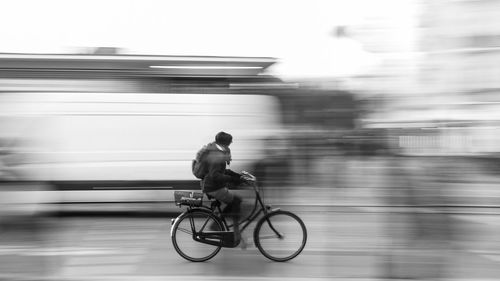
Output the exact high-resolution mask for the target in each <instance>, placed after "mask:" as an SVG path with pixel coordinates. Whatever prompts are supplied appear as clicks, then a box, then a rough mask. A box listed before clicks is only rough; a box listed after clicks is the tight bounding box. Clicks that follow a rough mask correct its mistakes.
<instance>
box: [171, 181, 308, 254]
mask: <svg viewBox="0 0 500 281" xmlns="http://www.w3.org/2000/svg"><path fill="white" fill-rule="evenodd" d="M243 175H244V177H245V178H246V183H247V184H249V185H250V186H252V187H253V190H254V192H255V202H254V207H253V210H252V212H251V213H250V214H249V215H248V216H247V217H246V218H245V219H243V220H241V221H240V222H238V224H239V225H243V226H242V227H241V230H240V231H241V232H242V233H243V231H244V230H245V229H246V228H247V227H248V226H249V225H250V224H251V223H252V222H253V221H254V220H256V219H257V218H258V217H259V216H260V215H261V214H263V216H262V217H261V218H260V219H259V220H258V222H257V224H256V226H255V229H254V232H253V238H254V243H255V246H256V247H257V248H258V249H259V251H260V252H261V253H262V254H263V255H264V256H265V257H267V258H268V259H270V260H273V261H278V262H284V261H289V260H291V259H293V258H295V257H296V256H298V255H299V254H300V253H301V252H302V250H303V249H304V247H305V245H306V241H307V230H306V226H305V225H304V222H302V220H301V219H300V218H299V217H298V216H297V215H295V214H294V213H292V212H289V211H282V210H280V209H279V208H274V209H273V208H272V207H271V206H269V205H265V204H264V201H263V198H262V196H261V195H260V191H259V187H258V185H257V179H256V178H255V176H253V175H251V174H250V173H248V172H243ZM203 195H204V194H203V193H201V192H190V191H176V192H174V196H175V204H176V205H178V206H179V207H182V206H186V207H187V209H186V210H185V211H184V212H183V213H182V214H180V215H179V216H178V217H177V218H175V219H172V228H171V230H170V236H171V239H172V243H173V246H174V249H175V250H176V252H177V253H178V254H179V255H180V256H181V257H183V258H185V259H187V260H189V261H192V262H204V261H207V260H209V259H211V258H213V257H214V256H215V255H217V253H219V251H220V250H221V248H235V247H237V246H238V244H239V243H238V242H239V241H234V231H233V230H231V227H233V225H230V224H228V223H227V221H226V219H225V218H224V216H222V211H221V203H220V202H219V201H217V200H215V199H213V198H210V197H208V199H209V200H210V202H211V204H210V207H208V206H206V205H204V204H203ZM257 209H258V210H257ZM243 223H244V224H243ZM210 226H211V227H212V228H214V227H215V229H214V230H209V227H210ZM233 229H234V228H233ZM193 241H194V242H195V243H192V242H193Z"/></svg>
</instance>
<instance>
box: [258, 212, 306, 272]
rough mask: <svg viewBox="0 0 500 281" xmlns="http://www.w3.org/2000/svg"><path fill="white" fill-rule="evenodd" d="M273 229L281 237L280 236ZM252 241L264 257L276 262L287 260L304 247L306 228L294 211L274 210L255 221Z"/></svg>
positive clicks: (296, 254)
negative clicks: (280, 235)
mask: <svg viewBox="0 0 500 281" xmlns="http://www.w3.org/2000/svg"><path fill="white" fill-rule="evenodd" d="M274 230H276V231H278V232H279V233H280V234H282V235H283V237H281V238H280V237H279V236H278V235H277V234H276V233H275V231H274ZM287 238H288V239H287ZM290 238H291V239H290ZM285 240H286V241H285ZM254 242H255V246H256V247H257V248H258V249H259V251H260V252H261V253H262V254H263V255H264V256H265V257H266V258H268V259H270V260H273V261H278V262H284V261H289V260H291V259H293V258H295V257H296V256H298V255H299V254H300V253H301V252H302V250H303V249H304V247H305V245H306V242H307V229H306V226H305V224H304V222H303V221H302V220H301V219H300V218H299V217H298V216H297V215H295V214H294V213H291V212H288V211H275V212H272V213H269V214H267V215H265V216H264V217H263V218H261V219H260V220H259V221H258V222H257V225H256V226H255V230H254Z"/></svg>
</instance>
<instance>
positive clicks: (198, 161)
mask: <svg viewBox="0 0 500 281" xmlns="http://www.w3.org/2000/svg"><path fill="white" fill-rule="evenodd" d="M207 154H208V145H204V146H203V147H202V148H201V149H200V150H199V151H198V152H197V153H196V158H195V159H193V162H192V163H191V170H192V172H193V175H194V176H195V177H196V178H198V179H201V180H202V179H203V178H204V177H205V176H206V175H207V173H208V168H207V164H206V161H205V159H204V157H205V156H206V155H207Z"/></svg>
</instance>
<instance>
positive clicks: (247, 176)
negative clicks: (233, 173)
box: [241, 171, 257, 183]
mask: <svg viewBox="0 0 500 281" xmlns="http://www.w3.org/2000/svg"><path fill="white" fill-rule="evenodd" d="M241 174H242V176H241V178H242V179H243V180H245V181H247V182H249V183H255V182H256V181H257V178H256V177H255V176H254V175H252V174H250V173H249V172H247V171H241Z"/></svg>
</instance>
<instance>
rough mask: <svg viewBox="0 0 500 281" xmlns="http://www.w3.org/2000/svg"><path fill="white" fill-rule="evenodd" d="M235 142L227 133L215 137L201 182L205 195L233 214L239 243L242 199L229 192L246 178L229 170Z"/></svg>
mask: <svg viewBox="0 0 500 281" xmlns="http://www.w3.org/2000/svg"><path fill="white" fill-rule="evenodd" d="M232 142H233V137H232V136H231V135H230V134H228V133H225V132H219V133H218V134H217V135H216V136H215V142H212V143H209V144H208V145H207V146H206V148H205V149H206V154H205V157H204V158H203V160H202V161H205V163H204V164H205V165H206V169H207V173H206V175H205V177H204V178H203V179H202V180H201V189H202V190H203V192H204V193H206V194H208V195H209V196H211V197H213V198H215V199H217V200H219V201H220V202H222V203H225V204H227V206H226V207H225V208H224V210H223V213H224V214H226V215H227V214H231V216H232V219H233V225H234V240H235V241H239V240H240V238H241V236H240V228H239V225H238V221H239V219H240V212H241V203H242V201H243V200H242V198H241V197H240V196H238V195H236V194H234V192H231V191H229V189H228V187H229V186H237V185H240V184H242V183H243V182H244V180H245V176H242V175H241V174H239V173H236V172H234V171H232V170H230V169H227V165H229V164H230V162H231V150H230V149H229V145H231V143H232Z"/></svg>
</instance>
